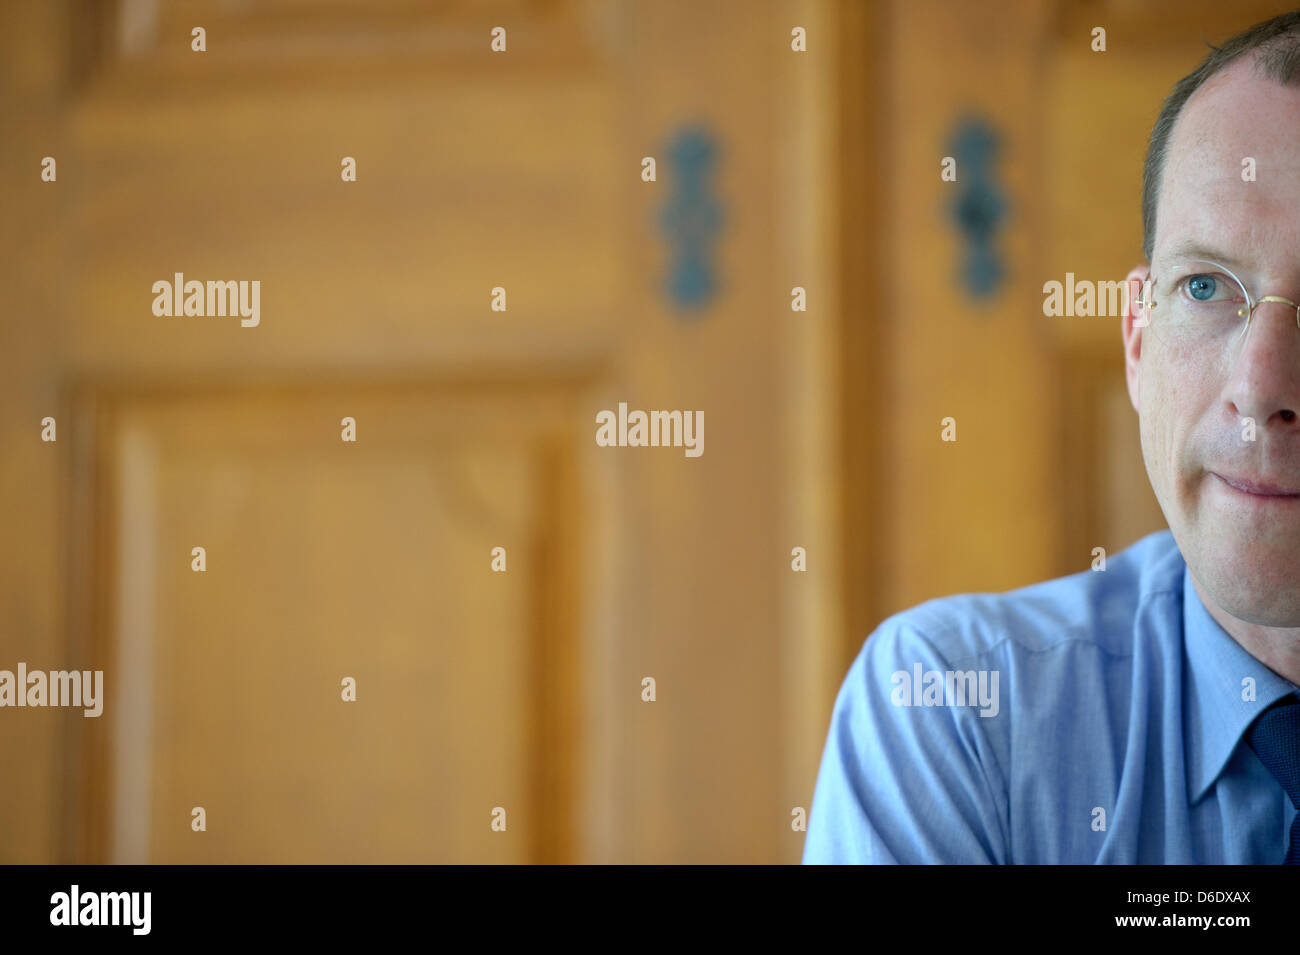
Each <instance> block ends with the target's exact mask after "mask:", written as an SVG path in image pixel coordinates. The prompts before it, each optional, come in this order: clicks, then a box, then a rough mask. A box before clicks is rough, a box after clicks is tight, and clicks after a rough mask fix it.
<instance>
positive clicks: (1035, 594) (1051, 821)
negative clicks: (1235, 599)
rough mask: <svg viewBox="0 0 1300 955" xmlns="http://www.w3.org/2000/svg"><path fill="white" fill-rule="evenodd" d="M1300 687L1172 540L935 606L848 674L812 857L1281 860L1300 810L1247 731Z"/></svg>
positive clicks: (869, 644) (900, 623)
mask: <svg viewBox="0 0 1300 955" xmlns="http://www.w3.org/2000/svg"><path fill="white" fill-rule="evenodd" d="M994 674H996V677H995V676H994ZM918 676H919V677H920V679H919V680H918V679H917V677H918ZM981 689H982V690H983V691H984V694H983V696H982V697H981V694H980V690H981ZM1295 689H1296V687H1295V685H1294V684H1292V683H1290V682H1289V681H1287V680H1285V679H1283V678H1282V677H1281V676H1279V675H1278V674H1276V673H1274V672H1273V671H1271V670H1270V669H1269V668H1268V667H1266V666H1265V665H1264V664H1263V663H1261V662H1259V661H1258V660H1256V659H1255V658H1254V657H1253V656H1251V655H1250V654H1249V653H1247V652H1246V651H1245V650H1244V649H1243V648H1242V647H1241V645H1240V644H1238V643H1237V642H1236V641H1235V640H1233V639H1232V637H1230V636H1229V635H1228V634H1227V632H1225V631H1224V630H1223V628H1222V627H1220V626H1219V625H1218V623H1216V622H1215V620H1214V618H1213V617H1211V616H1210V614H1209V612H1208V611H1207V610H1206V609H1205V606H1204V604H1202V603H1201V600H1200V598H1199V597H1198V596H1197V594H1196V590H1195V588H1194V587H1193V585H1192V581H1191V578H1190V577H1189V576H1188V572H1187V568H1186V565H1185V564H1184V562H1183V557H1182V554H1181V553H1180V552H1179V550H1178V547H1177V545H1176V544H1175V543H1174V539H1173V535H1172V534H1170V533H1169V531H1161V532H1159V533H1156V534H1152V535H1150V536H1149V537H1145V538H1143V539H1142V540H1140V541H1138V542H1137V543H1136V544H1134V545H1132V546H1131V547H1129V548H1128V549H1127V550H1124V551H1122V552H1121V553H1119V554H1116V555H1113V556H1111V557H1109V558H1108V559H1107V563H1106V569H1105V570H1104V571H1101V570H1098V571H1091V570H1089V571H1085V572H1083V573H1079V574H1074V575H1072V576H1069V577H1062V578H1060V579H1057V580H1050V581H1047V582H1045V583H1041V584H1036V585H1034V586H1031V587H1025V588H1023V589H1021V590H1016V591H1012V592H1010V593H1006V594H963V595H960V596H954V597H944V598H940V599H937V600H931V601H929V602H927V603H924V604H921V605H920V606H917V607H913V608H912V609H910V610H906V611H904V612H902V613H899V614H896V615H895V616H893V617H890V618H889V619H888V620H886V621H885V622H884V623H882V624H881V625H880V627H879V628H878V629H877V630H876V631H875V633H873V634H872V635H871V637H870V638H868V640H867V641H866V643H865V645H864V646H863V648H862V651H861V653H859V654H858V656H857V658H856V660H854V662H853V665H852V667H850V669H849V672H848V676H847V677H846V678H845V680H844V684H843V686H842V687H841V689H840V692H839V695H838V696H837V698H836V701H835V708H834V711H833V714H832V717H831V725H830V733H829V734H828V736H827V740H826V748H825V751H824V753H823V756H822V762H821V769H820V772H819V774H818V777H817V788H816V791H815V793H814V796H813V803H812V811H811V813H810V816H809V822H808V833H807V836H806V839H805V842H804V854H803V861H804V862H805V863H826V862H874V863H995V862H996V863H1073V864H1080V863H1123V864H1132V863H1137V864H1161V863H1256V864H1261V863H1273V864H1276V863H1280V862H1281V861H1282V859H1283V857H1284V856H1285V855H1286V850H1287V841H1288V833H1289V831H1290V827H1291V820H1292V819H1293V818H1294V816H1295V814H1296V810H1295V808H1294V807H1293V806H1292V805H1291V801H1290V799H1288V798H1287V795H1286V791H1285V790H1284V789H1283V788H1282V785H1281V784H1280V783H1279V782H1278V781H1277V780H1276V779H1275V778H1274V777H1273V776H1272V775H1271V774H1270V773H1269V771H1268V770H1267V769H1266V768H1265V767H1264V765H1263V763H1261V762H1260V761H1259V758H1258V757H1257V756H1256V755H1255V753H1254V751H1253V750H1251V748H1250V746H1249V745H1248V744H1247V743H1246V741H1245V739H1244V733H1245V731H1246V729H1247V727H1248V726H1249V725H1250V723H1251V721H1252V720H1253V719H1254V718H1255V717H1256V716H1258V715H1259V714H1260V713H1262V712H1263V711H1264V710H1265V709H1266V708H1267V707H1268V706H1269V704H1271V703H1273V702H1275V701H1276V700H1278V699H1280V698H1281V697H1283V696H1286V695H1287V694H1288V693H1291V692H1294V691H1295ZM914 690H915V692H913V691H914ZM994 690H996V691H997V692H996V693H995V692H993V691H994ZM963 691H964V698H963ZM981 714H985V715H981Z"/></svg>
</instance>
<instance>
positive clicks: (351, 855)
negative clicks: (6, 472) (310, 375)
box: [101, 391, 577, 862]
mask: <svg viewBox="0 0 1300 955" xmlns="http://www.w3.org/2000/svg"><path fill="white" fill-rule="evenodd" d="M516 404H517V405H518V406H517V407H516V408H514V409H513V415H512V416H511V417H510V418H506V417H503V416H501V415H500V414H499V410H500V409H502V408H505V410H507V411H508V412H509V411H510V410H511V409H509V408H508V405H509V401H507V400H503V397H502V395H501V394H500V393H499V392H497V393H494V394H493V396H492V397H491V398H490V399H481V400H479V401H476V400H475V399H473V398H470V397H466V396H464V395H456V394H454V393H453V394H438V395H429V396H423V397H421V396H411V395H399V394H392V395H386V394H384V393H382V391H381V392H378V393H375V394H372V395H369V396H367V397H366V398H365V399H364V400H358V399H356V398H352V399H350V400H349V398H348V397H347V396H346V395H342V394H341V395H338V396H320V397H312V398H303V397H300V396H294V395H289V396H283V395H274V394H269V395H254V396H251V397H243V398H236V397H233V396H225V398H224V401H223V400H222V399H221V398H219V397H204V398H185V397H182V398H180V399H179V400H178V399H176V398H175V397H170V398H166V399H164V398H153V399H148V398H146V399H135V400H131V401H129V402H125V403H122V404H120V406H119V407H118V410H117V412H116V413H115V414H114V415H112V419H113V423H112V424H111V425H110V426H108V427H106V428H105V433H104V434H103V437H102V440H103V442H104V443H105V445H106V448H105V450H106V452H107V454H106V458H107V459H108V460H111V461H114V462H115V464H114V465H113V470H112V475H111V477H110V478H109V480H110V481H111V483H112V485H113V490H112V498H113V499H114V500H115V501H116V502H117V504H116V508H115V513H114V514H113V515H112V519H111V520H109V521H106V522H105V525H106V526H111V527H115V528H116V533H115V541H114V544H113V546H111V547H110V548H109V552H110V553H113V554H114V555H115V556H116V560H117V563H118V567H117V572H116V574H115V575H114V579H116V580H117V581H118V583H117V586H116V587H115V589H114V591H113V592H112V594H111V595H110V598H111V606H112V607H113V608H115V609H114V612H113V613H112V614H111V619H112V621H113V623H112V625H110V626H108V627H106V628H105V631H106V632H105V633H104V634H103V637H104V639H105V640H107V641H108V642H109V644H110V645H111V647H112V650H111V652H110V654H109V656H110V658H111V659H114V660H115V661H116V663H117V666H116V667H110V670H109V676H110V677H111V678H110V679H108V681H107V683H108V686H109V687H110V693H109V700H108V715H107V717H106V719H107V720H108V723H109V725H108V726H107V727H106V733H107V736H108V740H107V742H106V745H108V746H109V747H110V748H111V751H112V753H113V756H114V759H113V764H114V765H116V766H118V767H120V769H119V771H118V772H117V773H116V774H115V776H116V778H115V779H114V780H113V792H114V794H115V798H114V800H113V805H112V806H111V807H101V808H103V809H105V810H106V811H107V812H108V813H109V814H110V816H111V820H110V822H109V824H108V825H109V829H108V831H109V833H110V837H109V840H108V841H109V856H110V858H111V859H113V860H114V861H137V860H139V861H150V862H250V861H258V862H295V861H301V862H379V861H385V862H399V861H400V862H427V861H452V862H454V861H471V860H472V861H479V862H489V861H497V862H511V861H526V860H529V859H532V858H534V857H535V855H534V853H535V851H536V849H537V847H538V846H539V845H542V844H549V845H551V846H552V848H554V836H553V834H550V835H548V834H546V833H542V832H540V831H539V827H546V826H550V827H551V828H552V829H556V830H558V829H561V828H563V826H562V822H561V821H560V820H558V819H556V818H552V815H553V814H550V808H551V807H550V805H549V803H548V799H550V798H551V797H550V796H548V795H547V794H546V792H544V791H543V790H542V788H541V787H540V786H539V779H540V778H541V777H540V776H539V773H538V765H537V764H538V762H539V761H540V760H541V759H543V758H548V757H549V758H551V759H555V758H556V757H557V755H558V754H557V752H556V750H557V749H559V748H564V747H569V746H572V745H574V743H575V740H574V739H573V738H572V737H571V736H569V735H567V734H566V735H565V736H564V737H563V738H560V737H557V738H554V739H551V738H547V739H541V740H539V739H538V738H537V737H536V727H537V725H538V724H539V723H542V724H543V725H554V721H552V722H551V723H550V724H547V723H546V708H547V704H546V701H545V700H544V699H543V698H542V696H541V693H540V691H541V689H542V688H540V687H538V686H535V685H534V684H535V683H536V680H535V677H536V672H535V661H536V660H537V658H538V654H539V650H540V648H539V646H538V642H539V641H540V640H542V639H545V638H546V637H545V629H546V628H547V627H548V626H552V625H553V623H554V621H553V619H551V620H548V619H547V618H546V616H545V615H540V616H539V614H538V613H537V607H536V605H535V597H536V594H537V593H538V592H539V591H540V590H542V589H544V588H549V587H551V586H553V582H552V581H551V580H550V578H549V577H548V575H549V574H550V573H551V569H550V568H547V567H544V566H539V563H538V561H537V555H539V554H541V553H543V552H545V550H546V548H548V547H554V546H555V544H556V542H554V541H551V542H548V541H546V540H544V539H543V538H544V535H546V534H554V533H556V529H557V528H561V529H562V528H567V529H568V530H567V531H565V532H566V533H575V532H576V530H577V528H576V527H575V526H574V525H575V524H576V521H574V522H566V521H564V520H561V521H557V520H556V519H555V515H554V513H551V511H553V510H554V509H557V508H559V509H563V508H564V507H565V503H564V500H563V499H562V498H561V497H559V496H557V495H555V494H554V493H552V492H551V490H548V489H552V488H553V484H552V482H550V481H549V480H548V478H547V469H548V468H549V467H550V466H551V463H550V462H551V461H552V460H553V459H554V456H553V454H551V453H550V452H549V451H548V448H551V447H553V445H554V442H556V441H557V440H558V441H560V442H561V443H562V442H563V441H564V440H566V432H565V428H566V427H567V421H568V420H569V419H568V417H567V412H563V411H561V410H560V409H562V408H563V407H564V401H563V399H562V397H561V398H558V399H557V397H556V396H554V395H552V396H549V397H548V396H546V395H541V396H538V395H530V396H526V397H523V396H521V397H519V398H517V399H516ZM345 405H347V406H353V407H355V406H360V407H361V408H362V409H364V410H363V411H361V412H360V413H358V414H357V415H355V417H356V419H357V422H358V440H357V442H356V443H355V444H351V443H345V442H343V441H341V440H340V437H339V430H340V429H339V426H338V421H339V417H340V416H339V415H338V414H337V413H336V412H335V409H336V408H337V407H341V406H345ZM484 405H491V406H493V407H494V408H496V409H498V410H497V411H494V412H492V418H493V420H496V421H498V422H501V423H502V424H504V422H506V421H508V420H513V421H514V423H515V426H514V427H513V428H512V429H505V428H503V427H498V428H496V429H479V428H476V427H475V426H474V423H475V421H476V420H478V419H479V418H480V417H481V416H482V415H483V414H484V413H485V410H484ZM241 429H242V430H241ZM507 430H509V432H510V433H506V431H507ZM494 431H495V433H494ZM569 453H570V454H571V453H572V452H571V450H570V451H569ZM570 543H571V542H568V541H566V542H564V545H565V546H567V545H568V544H570ZM195 546H203V547H205V548H206V560H207V569H206V570H205V571H203V572H201V573H200V572H196V571H194V570H193V569H192V567H191V562H192V557H191V549H192V548H193V547H195ZM494 546H504V547H506V560H507V564H506V568H507V569H506V572H505V573H494V572H493V571H492V569H491V566H490V562H491V549H492V547H494ZM553 616H554V615H552V617H553ZM562 662H563V665H566V666H570V667H576V666H577V661H576V660H575V659H574V658H573V657H572V655H570V656H569V657H568V658H566V659H564V660H563V661H562ZM550 665H551V666H555V665H556V661H555V660H551V662H550ZM114 669H116V671H117V672H113V671H114ZM345 676H350V677H353V678H354V679H355V680H356V684H357V694H356V695H357V699H356V701H355V702H344V701H343V700H342V699H341V687H340V682H341V680H342V679H343V677H345ZM114 688H115V690H114ZM115 713H120V714H122V718H121V719H120V720H118V721H116V722H115V721H114V720H113V718H112V717H113V714H115ZM539 743H540V744H541V746H540V748H539V747H538V744H539ZM560 762H561V763H563V762H564V761H563V760H560ZM559 791H560V792H562V791H563V787H561V788H560V790H559ZM195 806H202V807H203V808H204V809H205V810H206V813H207V830H206V831H205V832H194V831H192V829H191V826H190V821H191V810H192V809H193V807H195ZM497 806H500V807H503V808H504V809H505V810H506V825H507V828H506V831H505V832H494V831H493V830H492V829H491V828H490V822H491V818H492V817H491V813H492V810H493V808H494V807H497Z"/></svg>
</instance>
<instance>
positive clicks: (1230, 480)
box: [1210, 471, 1300, 497]
mask: <svg viewBox="0 0 1300 955" xmlns="http://www.w3.org/2000/svg"><path fill="white" fill-rule="evenodd" d="M1210 473H1211V474H1213V475H1214V476H1215V477H1216V478H1218V479H1219V480H1220V481H1222V482H1223V483H1224V484H1226V485H1228V486H1229V487H1231V488H1233V489H1234V490H1237V491H1240V492H1241V493H1242V494H1250V495H1252V496H1254V497H1300V488H1295V487H1288V486H1285V485H1282V484H1275V483H1273V482H1271V481H1255V480H1251V479H1249V478H1241V477H1228V476H1227V475H1224V474H1220V473H1218V472H1217V471H1211V472H1210Z"/></svg>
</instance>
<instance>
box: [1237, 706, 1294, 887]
mask: <svg viewBox="0 0 1300 955" xmlns="http://www.w3.org/2000/svg"><path fill="white" fill-rule="evenodd" d="M1246 742H1247V743H1249V744H1250V748H1251V749H1253V750H1254V751H1255V755H1256V756H1258V757H1259V761H1260V762H1261V763H1263V764H1264V765H1265V767H1267V769H1268V771H1269V772H1270V773H1272V774H1273V775H1274V776H1275V777H1277V781H1278V782H1280V783H1281V784H1282V788H1283V789H1285V790H1286V794H1287V795H1288V796H1290V797H1291V805H1293V806H1295V807H1296V809H1300V697H1297V696H1296V695H1295V694H1294V693H1292V694H1291V695H1290V696H1284V697H1282V699H1280V700H1278V701H1277V702H1276V703H1274V704H1273V705H1272V706H1270V707H1269V708H1268V709H1266V710H1265V711H1264V712H1263V713H1261V714H1260V715H1259V717H1258V718H1257V719H1256V720H1255V722H1254V723H1253V724H1251V727H1250V729H1248V730H1247V731H1246ZM1282 864H1283V865H1300V813H1296V817H1295V819H1294V820H1292V822H1291V845H1290V847H1289V848H1288V849H1287V851H1286V858H1285V859H1284V860H1282Z"/></svg>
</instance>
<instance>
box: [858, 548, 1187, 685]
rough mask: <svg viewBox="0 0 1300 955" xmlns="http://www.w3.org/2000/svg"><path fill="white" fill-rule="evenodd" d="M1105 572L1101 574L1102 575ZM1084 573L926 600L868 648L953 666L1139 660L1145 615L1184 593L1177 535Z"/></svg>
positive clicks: (887, 625) (888, 623)
mask: <svg viewBox="0 0 1300 955" xmlns="http://www.w3.org/2000/svg"><path fill="white" fill-rule="evenodd" d="M1100 566H1101V565H1100V564H1098V567H1099V568H1100ZM1104 567H1105V569H1104V570H1103V569H1096V570H1092V569H1090V570H1085V571H1082V572H1080V573H1075V574H1070V575H1068V576H1065V577H1057V578H1055V579H1053V580H1046V581H1042V582H1041V583H1037V584H1032V585H1030V586H1027V587H1021V588H1019V589H1016V590H1011V591H1007V592H1006V593H966V594H955V595H952V596H948V597H937V598H935V599H933V600H927V601H926V602H924V603H921V604H918V605H916V606H914V607H911V608H909V609H907V610H903V611H901V612H899V613H896V614H894V615H893V616H891V617H889V618H888V619H887V620H885V621H884V622H883V623H882V624H881V625H880V627H879V629H878V630H877V631H876V633H875V634H874V635H873V636H872V638H871V639H869V640H868V641H867V647H866V648H865V649H866V650H870V649H871V643H872V641H873V640H875V641H877V650H878V651H881V652H887V653H889V655H891V656H894V655H898V651H902V650H904V648H906V653H905V655H908V656H912V655H914V651H917V650H921V649H927V650H928V651H929V652H928V653H926V654H924V655H925V656H933V657H935V658H936V660H935V662H945V663H947V664H950V665H952V666H958V665H960V664H962V663H968V664H970V663H976V662H979V661H981V660H987V659H989V658H990V657H991V655H993V654H994V653H995V652H998V651H1001V653H1002V655H1007V654H1013V655H1024V654H1032V653H1041V652H1044V651H1049V650H1052V649H1054V648H1061V647H1066V646H1070V645H1074V646H1090V647H1095V648H1097V649H1099V650H1101V651H1104V652H1105V653H1108V654H1111V655H1128V654H1130V653H1131V652H1132V646H1133V643H1132V638H1133V623H1134V619H1135V617H1136V615H1137V611H1138V608H1139V607H1141V606H1142V604H1143V603H1144V602H1146V601H1147V600H1149V599H1152V598H1154V597H1157V595H1160V594H1169V593H1175V592H1180V591H1181V587H1182V575H1183V567H1184V564H1183V558H1182V554H1181V553H1180V552H1179V550H1178V546H1177V544H1176V543H1175V542H1174V538H1173V535H1172V534H1171V533H1170V532H1169V531H1167V530H1165V531H1157V532H1156V533H1153V534H1149V535H1148V536H1146V537H1144V538H1142V539H1141V540H1139V541H1137V542H1136V543H1134V544H1132V545H1131V546H1130V547H1128V548H1126V549H1124V550H1122V551H1120V552H1119V553H1117V554H1114V555H1110V556H1107V557H1106V558H1105V565H1104ZM889 651H893V652H892V653H890V652H889Z"/></svg>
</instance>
